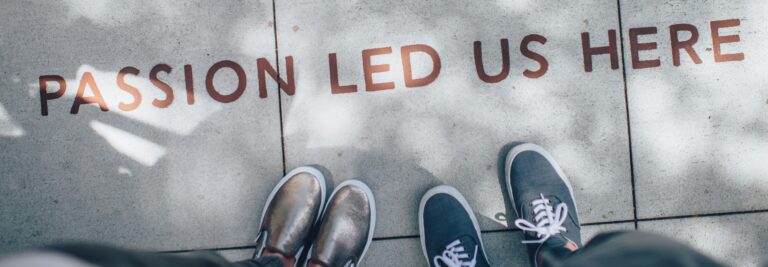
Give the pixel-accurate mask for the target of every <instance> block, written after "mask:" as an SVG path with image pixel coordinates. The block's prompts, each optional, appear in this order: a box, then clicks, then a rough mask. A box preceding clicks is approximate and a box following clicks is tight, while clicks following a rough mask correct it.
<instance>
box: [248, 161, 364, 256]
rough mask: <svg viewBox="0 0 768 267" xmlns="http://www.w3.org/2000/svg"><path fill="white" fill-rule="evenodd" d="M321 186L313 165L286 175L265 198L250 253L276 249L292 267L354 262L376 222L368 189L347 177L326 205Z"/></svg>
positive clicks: (360, 254) (320, 175) (362, 252)
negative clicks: (289, 260) (291, 261)
mask: <svg viewBox="0 0 768 267" xmlns="http://www.w3.org/2000/svg"><path fill="white" fill-rule="evenodd" d="M325 185H326V181H325V177H324V176H323V174H322V172H320V171H319V170H318V169H315V168H313V167H309V166H304V167H299V168H296V169H294V170H292V171H291V172H290V173H288V174H287V175H285V177H283V178H282V179H281V180H280V182H279V183H278V184H277V186H275V188H274V189H273V190H272V193H270V194H269V198H267V203H266V205H265V207H264V211H263V213H262V217H261V226H260V227H259V234H258V237H257V238H256V253H255V254H254V255H255V256H257V257H260V256H262V255H263V254H264V252H265V251H269V252H272V253H279V254H281V255H282V256H284V257H286V258H293V259H294V260H295V262H296V266H300V265H301V266H305V265H306V264H308V263H316V264H319V265H322V266H345V267H351V266H358V265H359V264H360V261H362V258H363V256H364V255H365V252H366V251H367V250H368V247H369V246H370V244H371V240H372V239H373V229H374V228H375V225H376V201H375V199H374V197H373V192H372V191H371V189H370V188H368V186H366V185H365V184H364V183H362V182H360V181H358V180H348V181H345V182H343V183H341V184H340V185H339V186H337V187H336V189H335V190H333V193H332V194H331V196H330V198H329V200H328V201H327V203H326V188H325ZM305 248H308V249H306V250H305ZM305 251H306V252H307V253H306V255H303V254H302V253H303V252H305ZM302 258H305V259H306V260H304V261H301V259H302Z"/></svg>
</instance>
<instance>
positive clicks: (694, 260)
mask: <svg viewBox="0 0 768 267" xmlns="http://www.w3.org/2000/svg"><path fill="white" fill-rule="evenodd" d="M542 258H543V265H544V266H547V267H609V266H625V267H643V266H677V267H721V266H723V265H720V264H719V263H717V262H715V261H714V260H712V259H710V258H708V257H706V256H704V255H703V254H701V253H699V252H697V251H695V250H693V249H691V248H690V247H688V246H686V245H683V244H681V243H679V242H677V241H674V240H671V239H669V238H665V237H662V236H659V235H655V234H649V233H643V232H614V233H605V234H600V235H598V236H597V237H595V238H593V239H592V240H591V241H590V242H589V243H587V245H586V246H584V248H582V249H580V250H578V252H576V253H574V254H572V255H570V256H569V257H567V258H561V257H557V256H555V255H552V254H550V253H549V252H544V253H543V254H542Z"/></svg>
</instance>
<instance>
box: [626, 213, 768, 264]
mask: <svg viewBox="0 0 768 267" xmlns="http://www.w3.org/2000/svg"><path fill="white" fill-rule="evenodd" d="M766 221H768V213H753V214H740V215H728V216H714V217H698V218H696V217H694V218H685V219H673V220H659V221H647V222H640V223H639V225H638V228H639V229H640V230H642V231H651V232H656V233H660V234H663V235H666V236H668V237H671V238H674V239H677V240H679V241H681V242H684V243H686V244H688V245H691V246H692V247H694V248H695V249H697V250H699V251H702V252H704V253H705V254H707V255H709V256H711V257H713V258H714V259H716V260H718V261H721V262H723V263H725V264H727V265H728V266H743V267H757V266H765V264H768V256H766V255H768V254H766V251H768V243H766V242H765V240H768V225H766V223H765V222H766Z"/></svg>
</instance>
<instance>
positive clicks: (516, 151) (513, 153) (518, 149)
mask: <svg viewBox="0 0 768 267" xmlns="http://www.w3.org/2000/svg"><path fill="white" fill-rule="evenodd" d="M525 151H533V152H536V153H539V154H540V155H542V156H543V157H544V158H545V159H546V160H547V161H548V162H549V164H550V165H552V167H553V168H554V169H555V172H557V175H558V176H560V179H561V180H563V182H565V185H566V186H567V187H568V193H570V194H571V199H573V207H574V208H576V210H575V212H576V214H578V213H579V208H578V207H577V206H576V198H574V196H573V187H571V182H570V181H569V180H568V176H566V175H565V173H564V172H563V169H561V168H560V165H558V164H557V161H555V159H554V158H553V157H552V155H550V154H549V152H547V151H546V150H544V148H542V147H540V146H538V145H534V144H531V143H524V144H520V145H516V146H514V147H512V149H510V150H509V153H507V159H506V163H505V165H504V166H505V168H504V178H505V182H506V183H507V193H509V199H510V200H511V201H512V206H513V208H514V209H513V210H514V212H515V215H516V218H520V214H518V211H517V208H518V207H517V206H515V194H514V193H512V183H511V181H512V177H511V174H510V172H509V170H510V169H511V168H512V162H513V161H514V160H515V158H516V157H517V155H520V153H523V152H525Z"/></svg>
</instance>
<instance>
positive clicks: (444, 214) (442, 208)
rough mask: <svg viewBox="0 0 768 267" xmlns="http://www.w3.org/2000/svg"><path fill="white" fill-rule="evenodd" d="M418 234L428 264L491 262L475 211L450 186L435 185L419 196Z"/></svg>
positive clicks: (471, 264) (481, 264) (476, 263)
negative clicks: (486, 252)
mask: <svg viewBox="0 0 768 267" xmlns="http://www.w3.org/2000/svg"><path fill="white" fill-rule="evenodd" d="M419 234H420V236H421V249H422V250H423V252H424V256H425V257H426V258H427V262H428V263H429V266H431V267H440V266H461V267H467V266H478V267H482V266H489V265H490V264H489V263H488V259H487V258H486V255H485V249H484V247H483V240H482V237H481V235H480V227H479V226H478V224H477V219H476V218H475V215H474V212H472V209H471V208H470V207H469V204H468V203H467V201H466V200H465V199H464V197H463V196H462V195H461V194H460V193H459V191H457V190H456V189H455V188H453V187H450V186H447V185H441V186H437V187H435V188H432V189H430V190H429V191H427V193H425V194H424V196H423V197H422V198H421V202H420V204H419Z"/></svg>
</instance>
